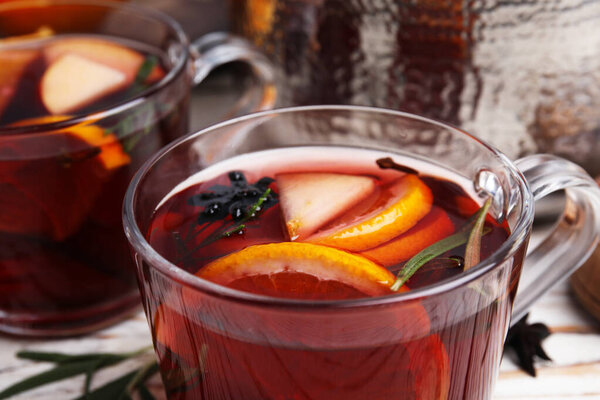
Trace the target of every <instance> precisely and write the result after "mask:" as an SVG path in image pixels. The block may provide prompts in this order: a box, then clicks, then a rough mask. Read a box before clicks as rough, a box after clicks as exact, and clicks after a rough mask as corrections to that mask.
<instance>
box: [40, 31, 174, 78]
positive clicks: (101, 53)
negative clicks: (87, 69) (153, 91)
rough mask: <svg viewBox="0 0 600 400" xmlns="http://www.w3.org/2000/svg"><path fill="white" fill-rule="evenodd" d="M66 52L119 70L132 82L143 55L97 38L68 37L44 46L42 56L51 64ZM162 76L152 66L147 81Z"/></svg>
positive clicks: (159, 70) (157, 69)
mask: <svg viewBox="0 0 600 400" xmlns="http://www.w3.org/2000/svg"><path fill="white" fill-rule="evenodd" d="M66 54H73V55H77V56H80V57H84V58H87V59H88V60H91V61H94V62H97V63H100V64H104V65H106V66H107V67H110V68H113V69H116V70H119V71H121V72H122V73H123V74H124V75H125V77H126V80H127V82H128V84H131V83H133V81H134V80H135V77H136V75H137V73H138V70H139V69H140V67H141V66H142V63H143V62H144V56H143V55H142V54H141V53H139V52H137V51H135V50H132V49H130V48H127V47H125V46H121V45H119V44H116V43H113V42H109V41H107V40H102V39H97V38H80V37H79V38H68V39H62V40H57V41H56V42H54V43H52V44H50V45H48V46H46V48H45V49H44V57H45V58H46V61H47V62H48V63H49V64H51V63H53V62H54V61H56V60H58V59H59V58H61V57H62V56H64V55H66ZM163 76H164V71H163V70H162V68H160V66H158V65H157V66H156V67H154V69H153V70H152V72H151V73H150V75H149V76H148V79H147V81H146V82H147V83H153V82H156V81H159V80H160V79H161V78H162V77H163Z"/></svg>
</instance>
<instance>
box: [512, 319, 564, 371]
mask: <svg viewBox="0 0 600 400" xmlns="http://www.w3.org/2000/svg"><path fill="white" fill-rule="evenodd" d="M528 316H529V314H527V315H525V316H524V317H523V318H521V319H520V320H519V322H517V323H516V324H515V325H514V326H513V327H512V328H510V329H509V330H508V335H507V337H506V342H505V343H504V352H505V354H506V350H507V349H511V348H512V349H514V351H515V353H516V355H517V360H516V361H517V364H518V365H519V367H521V369H522V370H524V371H525V372H527V373H528V374H529V375H531V376H536V372H535V364H534V362H535V358H536V357H539V358H541V359H543V360H546V361H552V359H551V358H550V357H549V356H548V354H546V352H545V351H544V349H543V348H542V341H543V340H544V339H546V338H547V337H548V336H550V329H548V327H547V326H546V325H544V324H542V323H535V324H529V323H528V322H527V317H528Z"/></svg>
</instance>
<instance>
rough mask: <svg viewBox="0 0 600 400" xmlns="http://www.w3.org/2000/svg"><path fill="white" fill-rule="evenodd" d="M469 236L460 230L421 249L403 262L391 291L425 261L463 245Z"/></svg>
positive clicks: (400, 284) (398, 287) (404, 281)
mask: <svg viewBox="0 0 600 400" xmlns="http://www.w3.org/2000/svg"><path fill="white" fill-rule="evenodd" d="M468 238H469V231H468V230H460V231H458V232H457V233H455V234H453V235H451V236H448V237H446V238H444V239H442V240H440V241H438V242H435V243H434V244H432V245H431V246H429V247H426V248H425V249H423V250H421V251H420V252H419V253H417V254H416V255H415V256H413V257H412V258H411V259H410V260H408V261H407V262H406V264H404V267H403V268H402V270H400V272H399V273H398V275H397V277H396V281H395V282H394V284H393V285H392V286H391V289H392V290H393V291H398V290H399V289H400V288H401V287H402V285H404V284H405V283H406V281H407V280H409V279H410V277H411V276H413V275H414V274H415V272H417V271H418V270H419V268H421V267H422V266H423V265H425V263H427V262H428V261H430V260H432V259H434V258H435V257H438V256H440V255H442V254H444V253H445V252H447V251H448V250H452V249H454V248H455V247H458V246H460V245H463V244H465V243H467V240H468Z"/></svg>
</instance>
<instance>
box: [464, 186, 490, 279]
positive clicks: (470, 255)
mask: <svg viewBox="0 0 600 400" xmlns="http://www.w3.org/2000/svg"><path fill="white" fill-rule="evenodd" d="M491 205H492V198H491V197H490V198H488V199H487V200H486V201H485V203H484V204H483V206H482V207H481V209H480V210H479V212H478V213H477V218H476V219H475V223H474V224H473V229H471V234H470V235H469V240H468V241H467V248H466V249H465V266H464V268H463V270H464V271H467V270H469V269H471V268H472V267H474V266H475V265H477V264H479V261H481V237H482V236H483V225H484V224H485V216H486V215H487V213H488V210H489V209H490V206H491Z"/></svg>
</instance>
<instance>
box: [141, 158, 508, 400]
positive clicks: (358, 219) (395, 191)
mask: <svg viewBox="0 0 600 400" xmlns="http://www.w3.org/2000/svg"><path fill="white" fill-rule="evenodd" d="M467 187H468V182H467V181H465V180H464V179H461V178H460V177H458V176H456V175H454V174H452V173H451V172H450V171H447V170H444V169H442V168H439V167H435V166H433V165H432V164H428V163H426V162H423V161H419V160H415V159H410V158H402V157H396V156H394V157H390V155H389V154H386V153H383V152H375V151H368V150H359V149H351V148H343V147H329V148H323V147H304V148H303V147H298V148H292V149H277V150H269V151H263V152H258V153H250V154H246V155H244V156H239V157H234V158H231V159H229V160H227V161H225V162H221V163H217V164H215V165H212V166H211V167H209V168H207V169H205V170H203V171H201V172H200V173H198V174H196V175H193V176H192V177H190V178H189V179H187V180H186V181H184V182H182V183H181V184H180V185H178V186H177V187H176V188H175V189H173V191H172V192H171V193H170V194H169V195H167V196H166V197H165V199H164V200H163V201H162V202H161V204H160V206H159V207H158V209H157V211H156V213H155V214H154V216H153V218H152V221H151V223H150V224H149V228H148V232H147V240H148V242H149V243H150V245H152V246H153V247H154V248H155V249H156V250H157V251H158V252H159V253H160V254H161V255H162V256H163V257H165V258H166V259H167V260H169V261H171V262H172V263H173V264H175V265H177V266H178V267H179V268H181V269H183V270H185V271H187V272H190V273H192V274H195V275H196V276H198V277H201V278H204V279H206V280H209V281H212V282H214V283H217V284H220V285H224V286H226V287H228V288H231V289H236V290H239V291H243V292H249V293H252V294H255V295H261V296H271V297H276V298H285V299H291V300H305V301H312V302H320V301H335V300H352V299H364V298H369V297H381V296H391V295H393V294H395V293H398V292H407V291H410V290H412V289H416V288H421V287H426V286H431V285H434V284H436V283H438V282H440V281H443V280H445V279H449V278H453V277H456V276H458V275H460V274H462V273H463V270H464V269H465V268H468V265H466V264H468V261H465V243H466V242H467V238H468V236H469V235H468V234H469V233H470V232H471V230H472V229H473V218H474V216H476V214H477V212H478V210H479V209H480V205H479V203H478V202H477V201H475V200H474V198H476V197H475V194H474V193H472V192H471V191H469V190H468V189H466V188H467ZM482 232H483V233H482V236H481V246H480V257H487V256H489V255H490V254H492V253H493V252H494V251H495V250H496V249H498V248H499V247H500V246H501V244H502V243H504V242H505V240H506V238H507V237H508V236H509V234H510V230H509V228H508V225H507V224H505V223H504V224H500V223H498V222H496V221H495V220H494V219H493V218H491V217H488V218H487V222H486V223H485V227H484V230H483V231H482ZM463 233H464V234H463ZM461 234H462V235H463V236H462V238H459V236H461ZM457 238H459V239H457ZM454 239H456V240H458V242H456V243H454V245H452V246H451V247H450V248H448V249H447V250H444V249H439V248H436V246H438V247H439V245H440V244H441V243H444V241H448V240H454ZM424 249H429V250H431V249H433V250H431V251H433V252H436V253H437V254H435V257H433V258H432V259H431V260H430V261H428V262H425V263H421V264H420V265H418V268H416V269H415V271H416V272H415V271H413V272H414V274H409V273H408V272H406V271H407V268H408V269H410V268H409V267H410V265H411V263H412V265H415V264H414V260H415V259H416V258H413V257H414V256H415V255H417V254H422V253H420V252H422V251H423V250H424ZM418 257H419V256H417V258H418ZM409 260H411V261H409ZM403 274H407V275H406V278H407V280H406V279H405V282H399V281H398V280H397V279H396V275H398V276H401V275H403ZM512 282H513V283H512V286H511V289H510V293H514V290H515V288H516V282H517V278H516V274H515V275H514V276H513V278H512ZM485 290H487V289H486V288H485V287H477V286H473V288H472V295H470V294H469V292H468V291H467V292H465V294H466V297H465V298H464V299H463V300H464V301H466V302H469V301H471V302H477V298H478V296H480V295H481V294H480V292H482V291H485ZM163 296H164V299H165V300H164V302H162V303H159V304H156V305H155V308H154V311H153V312H154V314H153V315H154V319H153V327H154V330H153V334H154V339H155V343H156V346H157V352H158V355H159V358H160V365H161V370H162V374H163V378H164V381H165V384H166V386H167V391H168V393H169V398H170V399H244V400H247V399H344V400H345V399H370V400H371V399H415V400H422V399H446V398H451V399H458V398H460V399H473V400H475V399H481V398H484V397H481V394H482V393H484V394H485V392H486V389H484V388H480V389H473V388H471V389H469V391H468V392H467V391H466V389H465V388H464V382H463V379H462V378H461V376H463V375H465V374H466V373H467V371H468V369H469V368H473V365H471V364H470V363H469V359H470V358H471V356H472V354H471V352H470V350H471V349H479V350H476V351H481V349H485V348H486V346H487V344H488V343H489V342H490V341H491V342H496V341H499V340H500V341H501V340H502V339H501V338H499V337H496V335H497V333H494V332H495V331H494V330H493V329H490V327H487V326H485V325H484V324H481V321H495V320H496V319H498V318H500V319H504V318H506V315H504V316H502V315H501V314H502V313H504V314H505V310H506V309H507V307H508V303H509V302H510V301H511V298H512V297H511V296H512V295H511V296H509V297H506V298H503V299H498V300H497V301H494V302H491V303H490V304H489V305H487V306H486V307H482V308H481V309H480V310H479V311H478V313H476V314H475V315H473V316H472V319H471V320H468V321H463V322H462V323H459V324H454V325H450V326H446V327H444V329H441V330H439V329H436V328H433V326H432V323H431V321H430V320H431V319H432V318H435V317H436V316H437V315H439V313H440V309H441V308H444V307H449V306H450V305H449V304H444V303H439V304H437V305H436V307H437V308H438V309H433V310H432V309H430V308H429V307H431V305H428V306H425V305H423V304H421V303H419V302H415V303H414V304H413V305H412V306H411V307H410V308H409V309H404V310H402V311H398V312H396V311H395V310H394V309H392V308H390V310H389V311H388V312H387V313H386V318H389V321H387V323H386V324H384V325H383V326H380V327H378V328H373V329H369V328H368V326H369V324H374V322H373V321H374V319H375V318H381V316H375V315H369V314H362V315H358V316H355V317H354V318H353V320H352V323H350V324H348V326H344V324H339V323H336V326H330V325H329V323H328V322H327V321H326V320H323V319H322V316H317V315H315V316H314V318H315V319H314V321H311V320H310V317H307V318H306V319H302V320H301V321H288V322H289V324H284V323H283V322H282V320H281V318H282V315H279V314H277V313H276V312H275V315H269V313H268V312H267V313H264V314H261V315H260V316H259V317H256V318H257V319H256V320H253V318H254V317H249V316H248V315H247V314H246V312H245V311H244V310H243V309H236V308H235V307H232V308H230V309H228V310H221V311H224V312H225V315H223V320H222V321H216V320H215V319H214V317H211V316H210V314H211V313H212V311H213V310H211V305H212V304H211V301H210V299H209V298H207V297H205V296H203V295H201V294H198V293H196V292H194V291H193V290H191V289H187V288H183V289H181V291H178V290H174V293H171V294H169V293H163ZM469 296H470V297H469ZM175 299H179V300H177V301H175ZM190 310H195V311H191V312H190ZM289 313H290V315H292V314H293V311H290V312H289ZM478 320H480V321H479V322H477V326H478V328H477V330H475V331H474V330H473V324H474V323H475V321H478ZM347 322H349V321H347ZM242 326H245V328H242ZM252 326H255V327H257V328H258V327H260V330H261V332H260V333H258V332H256V331H253V330H252V328H251V327H252ZM357 327H360V328H357ZM365 327H367V328H366V331H365V333H364V334H363V335H364V337H363V338H362V339H359V340H357V339H356V338H353V339H352V340H350V339H349V338H345V337H344V335H348V337H351V336H353V334H354V333H356V331H357V329H365ZM327 330H331V333H332V335H331V337H330V338H329V339H327V340H325V339H323V337H321V336H320V335H321V334H322V333H323V332H324V331H327ZM334 333H335V334H334ZM502 334H503V332H502ZM481 357H482V359H481V360H480V361H481V365H479V366H478V368H479V370H480V371H479V374H481V375H482V376H492V375H493V374H494V371H495V369H496V367H497V363H498V362H499V360H500V353H499V352H489V353H488V352H486V351H483V352H482V353H481ZM449 393H450V394H452V395H451V396H450V397H448V394H449Z"/></svg>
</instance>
